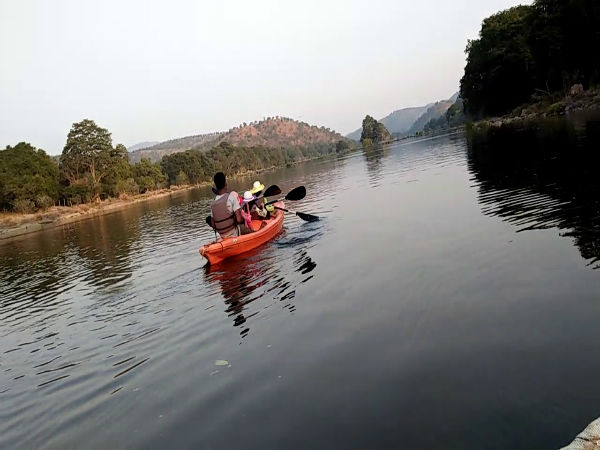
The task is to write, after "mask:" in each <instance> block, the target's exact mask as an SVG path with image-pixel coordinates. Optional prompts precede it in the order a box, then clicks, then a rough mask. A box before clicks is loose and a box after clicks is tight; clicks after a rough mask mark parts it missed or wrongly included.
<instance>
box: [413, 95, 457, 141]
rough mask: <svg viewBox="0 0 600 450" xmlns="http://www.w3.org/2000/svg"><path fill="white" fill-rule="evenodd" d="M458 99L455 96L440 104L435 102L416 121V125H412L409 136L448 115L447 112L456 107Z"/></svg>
mask: <svg viewBox="0 0 600 450" xmlns="http://www.w3.org/2000/svg"><path fill="white" fill-rule="evenodd" d="M456 98H457V96H456V95H453V96H452V97H451V98H450V99H448V100H440V101H439V102H435V103H434V104H433V105H431V106H430V107H429V108H427V110H426V111H425V112H424V113H423V114H422V115H421V116H420V117H419V118H418V119H417V120H416V121H415V123H413V124H412V126H411V127H410V129H409V130H408V134H414V133H418V132H419V131H422V130H423V128H424V127H425V125H426V124H427V123H428V122H429V121H431V120H435V119H438V118H439V117H441V116H443V115H444V114H446V111H448V109H450V107H451V106H452V105H454V102H455V101H456Z"/></svg>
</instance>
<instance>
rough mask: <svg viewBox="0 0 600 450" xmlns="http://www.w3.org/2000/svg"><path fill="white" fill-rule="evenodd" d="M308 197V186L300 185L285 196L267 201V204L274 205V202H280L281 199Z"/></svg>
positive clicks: (293, 199) (294, 199) (292, 199)
mask: <svg viewBox="0 0 600 450" xmlns="http://www.w3.org/2000/svg"><path fill="white" fill-rule="evenodd" d="M304 197H306V188H305V187H304V186H298V187H297V188H294V189H292V190H291V191H290V192H288V193H287V195H286V196H285V197H284V198H278V199H277V200H271V201H270V202H267V203H265V205H272V204H273V203H277V202H280V201H281V200H291V201H296V200H302V199H303V198H304Z"/></svg>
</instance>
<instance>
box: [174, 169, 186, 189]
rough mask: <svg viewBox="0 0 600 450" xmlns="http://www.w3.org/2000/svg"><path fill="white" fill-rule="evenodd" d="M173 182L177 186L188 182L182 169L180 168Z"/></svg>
mask: <svg viewBox="0 0 600 450" xmlns="http://www.w3.org/2000/svg"><path fill="white" fill-rule="evenodd" d="M175 184H176V185H178V186H181V185H182V184H190V180H189V179H188V176H187V175H186V174H185V172H184V171H183V170H181V171H180V172H179V174H178V175H177V176H176V177H175Z"/></svg>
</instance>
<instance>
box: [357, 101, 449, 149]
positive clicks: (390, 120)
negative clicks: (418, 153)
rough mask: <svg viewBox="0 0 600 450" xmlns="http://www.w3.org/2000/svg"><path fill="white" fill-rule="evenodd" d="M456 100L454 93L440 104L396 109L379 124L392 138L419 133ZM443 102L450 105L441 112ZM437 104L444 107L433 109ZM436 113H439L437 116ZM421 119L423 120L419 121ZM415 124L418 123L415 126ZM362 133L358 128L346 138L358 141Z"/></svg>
mask: <svg viewBox="0 0 600 450" xmlns="http://www.w3.org/2000/svg"><path fill="white" fill-rule="evenodd" d="M457 98H458V92H457V93H455V94H454V95H453V96H452V97H450V99H449V100H442V101H441V102H435V103H429V104H427V105H425V106H417V107H412V108H403V109H398V110H396V111H394V112H393V113H391V114H388V115H387V116H385V117H384V118H383V119H380V120H379V122H381V123H383V124H384V125H385V127H386V128H387V129H388V131H389V132H390V133H392V135H394V136H404V135H407V134H413V133H415V132H416V131H420V130H422V129H423V126H424V125H425V124H426V123H427V122H428V121H429V120H431V119H432V118H437V117H439V116H440V115H442V114H444V113H445V112H446V110H447V109H448V108H449V107H450V106H452V104H453V103H454V102H455V101H456V99H457ZM445 102H450V104H449V105H448V107H447V108H446V109H444V110H443V111H441V110H442V109H443V108H444V107H445ZM438 103H444V105H443V106H442V105H439V106H438V107H435V105H437V104H438ZM432 107H435V108H434V109H433V110H432V111H431V113H430V116H429V118H428V119H427V120H425V117H423V116H424V115H426V114H427V111H428V110H429V109H430V108H432ZM438 111H441V112H439V114H438ZM421 118H423V119H421ZM423 120H425V121H424V122H423V123H421V122H422V121H423ZM417 122H419V123H418V124H417ZM415 125H417V128H418V129H417V130H414V128H415ZM361 133H362V128H359V129H358V130H356V131H353V132H352V133H350V134H347V135H346V137H347V138H348V139H353V140H355V141H358V140H360V134H361Z"/></svg>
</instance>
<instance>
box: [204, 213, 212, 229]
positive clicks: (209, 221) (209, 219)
mask: <svg viewBox="0 0 600 450" xmlns="http://www.w3.org/2000/svg"><path fill="white" fill-rule="evenodd" d="M205 221H206V224H207V225H208V226H209V227H211V228H212V216H206V220H205Z"/></svg>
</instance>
